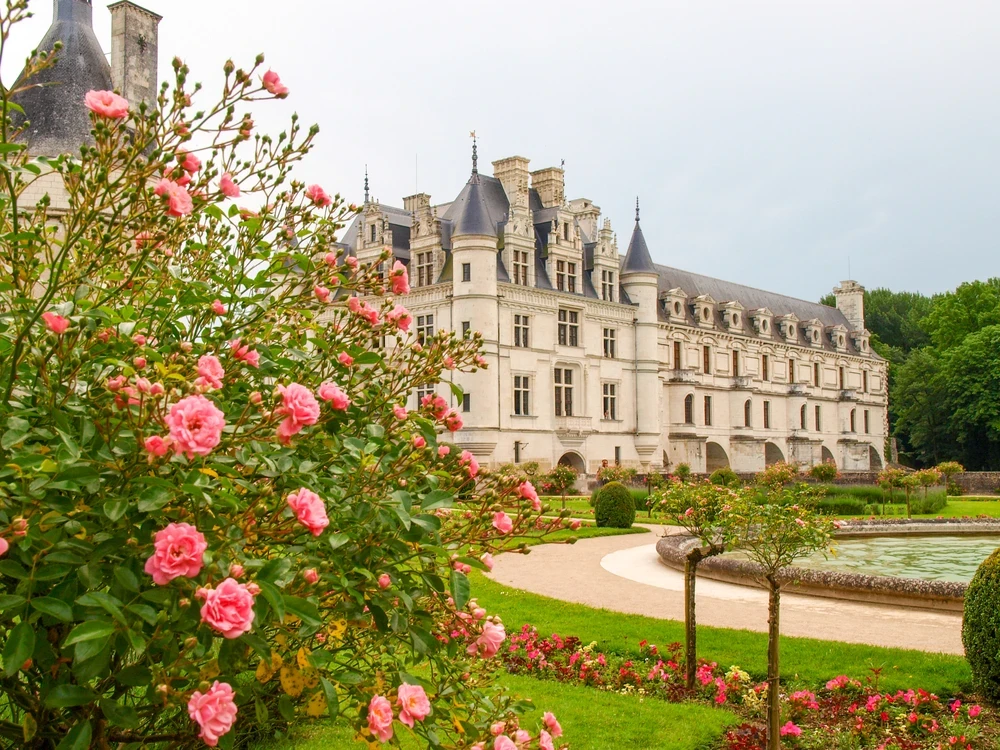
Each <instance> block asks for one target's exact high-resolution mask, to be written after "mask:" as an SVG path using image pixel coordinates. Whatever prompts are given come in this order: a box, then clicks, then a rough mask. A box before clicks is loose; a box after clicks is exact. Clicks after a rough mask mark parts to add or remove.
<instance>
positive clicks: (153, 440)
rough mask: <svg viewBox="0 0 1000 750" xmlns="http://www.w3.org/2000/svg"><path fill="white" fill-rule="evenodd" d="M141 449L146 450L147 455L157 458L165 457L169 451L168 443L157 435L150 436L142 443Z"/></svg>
mask: <svg viewBox="0 0 1000 750" xmlns="http://www.w3.org/2000/svg"><path fill="white" fill-rule="evenodd" d="M143 447H144V448H145V449H146V452H147V453H149V454H150V455H152V456H157V457H158V458H159V457H162V456H165V455H167V451H168V450H169V449H170V443H168V442H167V441H166V440H164V439H163V438H161V437H160V436H159V435H150V436H149V437H148V438H146V440H145V442H144V443H143Z"/></svg>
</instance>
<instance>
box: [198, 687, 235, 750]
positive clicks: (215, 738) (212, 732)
mask: <svg viewBox="0 0 1000 750" xmlns="http://www.w3.org/2000/svg"><path fill="white" fill-rule="evenodd" d="M235 698H236V693H234V692H233V688H232V686H230V685H229V683H227V682H219V681H218V680H216V681H215V682H214V683H212V687H210V688H209V689H208V690H206V691H205V692H204V693H201V692H199V691H197V690H195V691H194V693H193V694H192V695H191V699H190V700H189V701H188V715H189V716H190V717H191V720H192V721H194V722H197V724H198V726H200V727H201V733H200V734H199V735H198V736H199V737H201V738H202V739H203V740H204V741H205V744H206V745H208V746H209V747H215V746H216V745H218V744H219V738H220V737H221V736H222V735H224V734H227V733H228V732H229V730H230V729H232V728H233V723H234V722H235V721H236V713H237V711H238V709H237V708H236V701H235Z"/></svg>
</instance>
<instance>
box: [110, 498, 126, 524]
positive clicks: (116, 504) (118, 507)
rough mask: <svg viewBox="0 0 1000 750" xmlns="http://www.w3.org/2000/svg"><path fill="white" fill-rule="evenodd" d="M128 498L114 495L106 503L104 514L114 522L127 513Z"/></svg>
mask: <svg viewBox="0 0 1000 750" xmlns="http://www.w3.org/2000/svg"><path fill="white" fill-rule="evenodd" d="M128 502H129V501H128V500H127V499H126V498H124V497H113V498H111V499H110V500H108V501H107V502H106V503H104V515H106V516H107V517H108V520H110V521H112V522H114V521H117V520H118V519H119V518H121V517H122V516H124V515H125V511H126V510H128Z"/></svg>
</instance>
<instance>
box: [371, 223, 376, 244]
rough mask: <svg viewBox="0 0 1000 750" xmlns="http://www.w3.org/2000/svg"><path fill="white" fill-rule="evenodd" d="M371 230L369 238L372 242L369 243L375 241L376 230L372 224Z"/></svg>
mask: <svg viewBox="0 0 1000 750" xmlns="http://www.w3.org/2000/svg"><path fill="white" fill-rule="evenodd" d="M371 230H372V231H371V237H372V240H371V241H372V242H374V241H375V231H376V230H375V225H374V224H372V226H371Z"/></svg>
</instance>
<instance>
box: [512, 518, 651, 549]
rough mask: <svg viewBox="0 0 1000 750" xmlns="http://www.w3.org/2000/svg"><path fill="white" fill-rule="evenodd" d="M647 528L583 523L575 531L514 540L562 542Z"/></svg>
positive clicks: (637, 532) (645, 532)
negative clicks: (611, 526)
mask: <svg viewBox="0 0 1000 750" xmlns="http://www.w3.org/2000/svg"><path fill="white" fill-rule="evenodd" d="M648 533H650V531H649V529H644V528H642V527H641V526H633V527H632V528H631V529H608V528H603V529H602V528H598V527H597V526H594V525H593V524H592V523H591V524H585V525H583V526H581V527H580V528H578V529H577V530H576V531H573V530H572V529H560V530H559V531H555V532H553V533H551V534H549V535H548V536H546V537H545V538H544V539H534V538H531V537H528V538H524V537H518V538H517V539H516V540H515V541H516V542H517V544H520V543H521V542H525V543H526V544H529V545H530V544H550V543H552V542H564V541H566V540H567V539H574V538H575V539H590V538H591V537H595V536H621V535H622V534H648Z"/></svg>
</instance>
